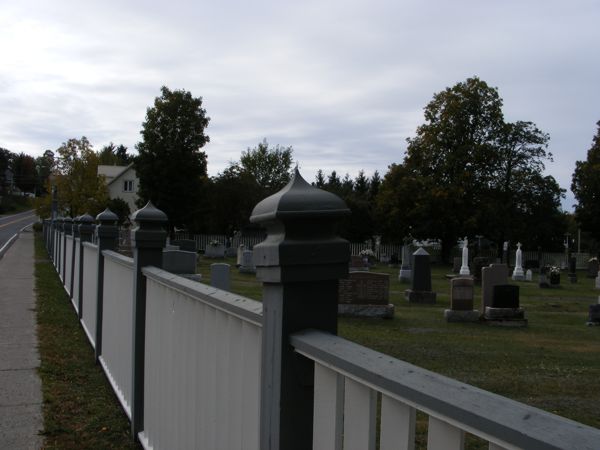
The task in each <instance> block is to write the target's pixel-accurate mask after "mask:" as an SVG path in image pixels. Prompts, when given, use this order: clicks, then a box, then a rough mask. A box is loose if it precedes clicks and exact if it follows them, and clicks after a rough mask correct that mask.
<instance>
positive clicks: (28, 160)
mask: <svg viewBox="0 0 600 450" xmlns="http://www.w3.org/2000/svg"><path fill="white" fill-rule="evenodd" d="M12 172H13V180H14V184H15V186H16V187H17V188H19V190H20V191H21V192H31V193H35V187H36V182H37V173H36V168H35V159H34V158H33V157H32V156H29V155H26V154H25V153H22V152H21V153H19V154H18V155H16V156H15V157H14V158H13V161H12Z"/></svg>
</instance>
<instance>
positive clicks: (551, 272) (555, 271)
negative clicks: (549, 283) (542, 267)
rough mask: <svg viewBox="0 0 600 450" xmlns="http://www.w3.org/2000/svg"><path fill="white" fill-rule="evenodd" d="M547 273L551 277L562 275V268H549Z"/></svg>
mask: <svg viewBox="0 0 600 450" xmlns="http://www.w3.org/2000/svg"><path fill="white" fill-rule="evenodd" d="M546 273H548V274H549V275H560V267H557V266H548V269H547V271H546Z"/></svg>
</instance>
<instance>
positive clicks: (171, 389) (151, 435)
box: [140, 268, 262, 450]
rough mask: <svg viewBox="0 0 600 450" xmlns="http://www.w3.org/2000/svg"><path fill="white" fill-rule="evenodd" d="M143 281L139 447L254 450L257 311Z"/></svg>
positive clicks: (161, 278)
mask: <svg viewBox="0 0 600 450" xmlns="http://www.w3.org/2000/svg"><path fill="white" fill-rule="evenodd" d="M144 274H145V275H146V277H147V287H146V289H147V297H146V298H147V300H146V350H145V355H146V356H145V371H144V372H145V374H146V375H145V383H144V386H145V395H144V398H145V400H144V429H145V431H144V432H143V433H142V435H141V436H140V438H141V441H142V442H143V444H144V446H145V447H147V448H169V449H191V448H206V449H210V448H214V449H219V448H222V449H228V450H236V449H239V450H242V449H244V450H245V449H249V450H250V449H253V450H258V448H259V437H258V429H259V417H260V405H259V403H260V358H261V325H260V324H261V320H262V316H261V312H262V305H261V304H260V303H258V302H255V301H252V300H249V299H246V298H243V297H240V296H237V295H234V294H231V293H228V292H225V291H220V290H218V289H215V288H212V287H209V286H204V285H201V284H199V283H195V282H193V281H190V280H186V279H184V278H180V277H174V276H173V275H172V274H170V273H168V272H165V271H162V270H159V269H155V268H146V269H144Z"/></svg>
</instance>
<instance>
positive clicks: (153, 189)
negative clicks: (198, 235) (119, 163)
mask: <svg viewBox="0 0 600 450" xmlns="http://www.w3.org/2000/svg"><path fill="white" fill-rule="evenodd" d="M209 120H210V119H209V117H207V116H206V110H204V109H203V108H202V97H193V96H192V94H191V93H190V92H188V91H184V90H176V91H171V90H170V89H169V88H167V87H164V86H163V88H162V89H161V96H160V97H156V99H155V100H154V105H153V106H152V107H150V108H148V109H147V111H146V120H145V121H144V123H143V124H142V131H141V135H142V140H141V142H140V143H138V145H137V150H138V156H137V157H136V158H135V162H134V167H135V170H136V173H137V175H138V177H139V179H140V186H139V192H138V195H139V197H140V200H141V202H140V206H143V204H145V203H146V202H147V201H148V200H151V201H152V202H153V203H154V204H155V205H156V206H157V207H158V208H160V209H161V210H163V211H164V212H165V213H166V214H167V216H168V217H169V221H170V226H171V228H173V227H178V228H189V229H191V228H198V227H199V225H198V223H199V219H198V218H199V216H200V215H201V214H202V212H203V211H204V210H205V208H206V206H207V199H206V195H203V194H204V193H205V192H204V189H205V187H206V183H207V180H208V178H207V174H206V153H204V152H203V151H201V148H202V147H204V145H206V144H207V143H208V142H209V137H208V136H207V135H206V134H205V129H206V127H207V126H208V123H209ZM193 231H197V230H193Z"/></svg>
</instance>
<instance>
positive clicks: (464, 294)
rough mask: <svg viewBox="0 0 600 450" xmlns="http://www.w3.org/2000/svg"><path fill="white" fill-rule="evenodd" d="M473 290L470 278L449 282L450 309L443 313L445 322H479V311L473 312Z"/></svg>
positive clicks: (459, 278) (455, 279)
mask: <svg viewBox="0 0 600 450" xmlns="http://www.w3.org/2000/svg"><path fill="white" fill-rule="evenodd" d="M473 290H474V289H473V279H472V278H467V277H464V278H463V277H458V278H453V279H451V280H450V309H446V310H445V311H444V318H445V319H446V321H447V322H477V321H479V315H480V314H479V311H477V310H473Z"/></svg>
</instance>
